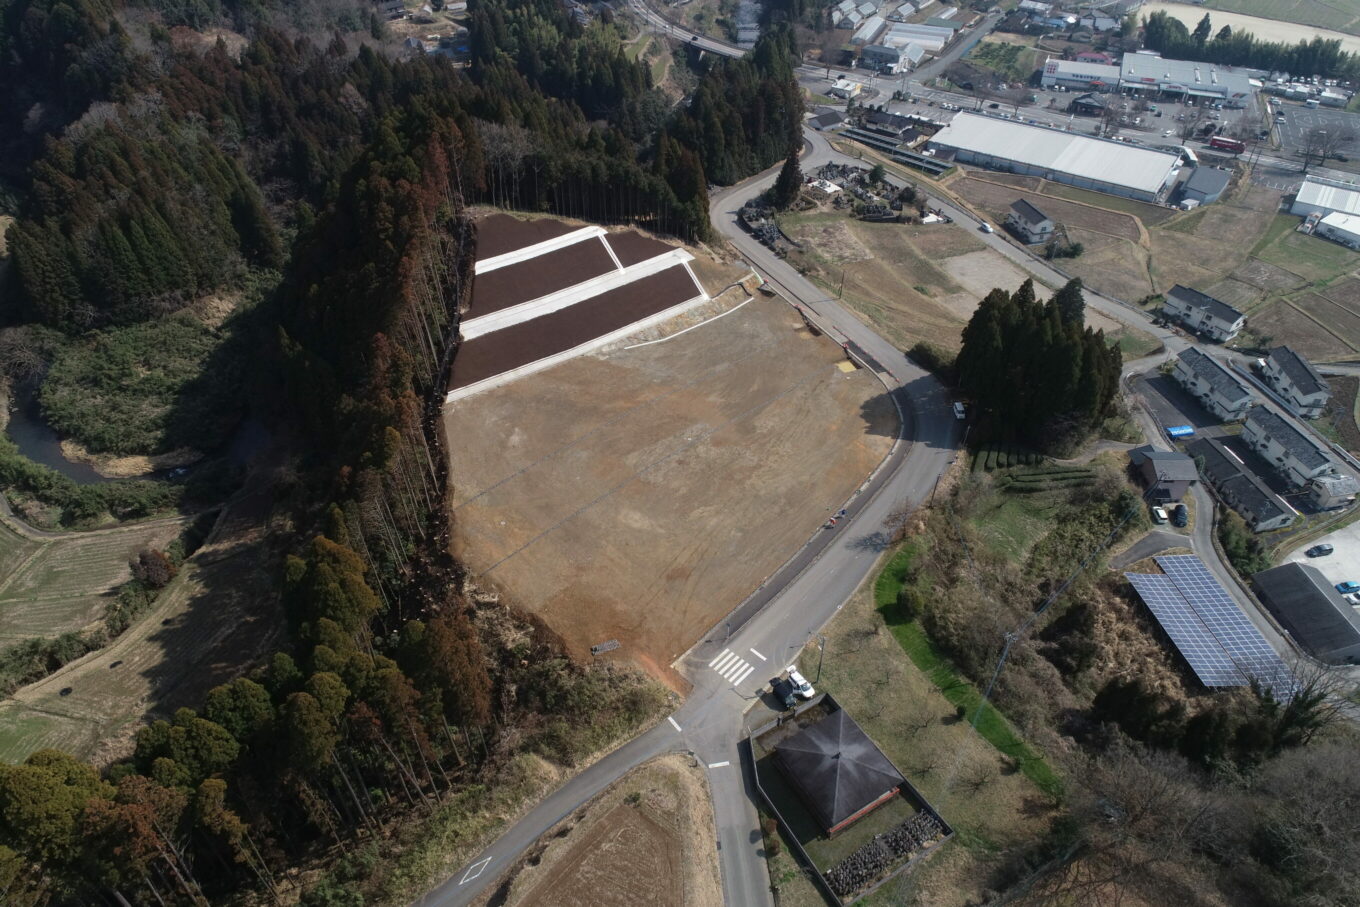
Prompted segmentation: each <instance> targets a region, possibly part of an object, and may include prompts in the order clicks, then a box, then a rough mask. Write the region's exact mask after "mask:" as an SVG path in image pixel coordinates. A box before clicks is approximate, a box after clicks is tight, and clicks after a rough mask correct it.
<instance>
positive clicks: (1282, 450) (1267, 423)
mask: <svg viewBox="0 0 1360 907" xmlns="http://www.w3.org/2000/svg"><path fill="white" fill-rule="evenodd" d="M1242 440H1244V441H1246V442H1247V443H1248V444H1250V445H1251V448H1252V450H1254V451H1256V452H1257V453H1258V454H1260V455H1261V457H1262V459H1264V460H1265V461H1266V462H1267V463H1269V464H1270V465H1272V466H1274V467H1275V468H1276V469H1277V470H1278V471H1279V473H1280V475H1281V476H1282V477H1283V478H1284V480H1285V481H1286V482H1288V483H1289V484H1290V485H1292V486H1293V487H1295V488H1302V487H1303V486H1304V485H1307V484H1308V482H1309V480H1310V479H1316V478H1317V477H1318V476H1325V475H1335V474H1336V473H1337V472H1338V471H1339V470H1338V469H1337V467H1336V463H1334V462H1333V461H1332V458H1331V457H1329V456H1327V451H1326V449H1324V448H1323V446H1322V445H1321V444H1319V443H1318V442H1316V441H1314V440H1313V439H1312V438H1310V437H1308V436H1307V435H1305V434H1304V433H1303V432H1301V431H1299V430H1298V429H1297V428H1295V427H1294V426H1293V425H1290V424H1289V422H1288V421H1287V420H1286V419H1285V418H1284V417H1283V416H1280V415H1279V414H1278V413H1276V412H1274V411H1273V410H1271V409H1269V408H1268V407H1265V406H1260V405H1257V406H1253V407H1252V408H1251V409H1250V410H1249V411H1248V412H1247V421H1246V424H1244V425H1243V426H1242Z"/></svg>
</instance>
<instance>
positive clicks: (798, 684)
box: [789, 665, 817, 699]
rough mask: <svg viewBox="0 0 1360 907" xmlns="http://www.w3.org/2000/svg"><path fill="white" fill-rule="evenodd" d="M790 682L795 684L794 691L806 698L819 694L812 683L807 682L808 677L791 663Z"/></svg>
mask: <svg viewBox="0 0 1360 907" xmlns="http://www.w3.org/2000/svg"><path fill="white" fill-rule="evenodd" d="M789 683H790V684H792V686H793V691H794V692H795V693H797V694H798V695H799V696H801V697H803V698H804V699H811V698H812V697H813V696H816V695H817V691H816V690H814V689H813V688H812V684H810V683H808V682H807V678H806V677H804V676H803V675H802V674H800V673H798V669H797V668H796V667H794V666H793V665H789Z"/></svg>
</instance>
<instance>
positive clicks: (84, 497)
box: [0, 435, 180, 526]
mask: <svg viewBox="0 0 1360 907" xmlns="http://www.w3.org/2000/svg"><path fill="white" fill-rule="evenodd" d="M0 490H4V491H17V492H20V493H23V494H28V495H31V496H32V497H34V498H36V499H37V500H38V501H40V502H41V503H43V504H46V505H47V506H49V507H53V508H56V509H57V510H59V511H61V515H60V517H59V519H58V522H59V523H60V524H61V525H63V526H80V525H85V524H89V523H92V522H94V521H96V520H98V519H100V518H102V517H103V516H104V515H105V514H110V515H112V516H113V517H114V518H116V519H120V520H128V519H137V518H139V517H144V516H150V515H151V514H153V513H157V512H160V511H164V510H168V509H170V508H171V507H173V506H174V505H175V504H177V503H178V502H179V498H180V491H179V489H178V488H176V487H174V486H173V485H170V484H168V483H166V482H151V481H146V480H141V479H134V480H128V481H120V482H102V483H100V484H98V485H78V484H76V483H75V482H73V481H72V480H70V479H68V478H67V477H66V476H64V475H62V474H61V473H59V472H57V471H56V470H55V469H49V468H48V467H46V466H42V465H39V464H37V463H34V462H33V461H32V460H30V459H28V458H27V457H25V456H23V455H22V454H20V453H19V448H18V447H16V446H15V444H14V442H13V441H11V440H10V439H9V438H7V437H5V436H3V435H0Z"/></svg>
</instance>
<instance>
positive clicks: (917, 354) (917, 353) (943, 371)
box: [907, 340, 954, 384]
mask: <svg viewBox="0 0 1360 907" xmlns="http://www.w3.org/2000/svg"><path fill="white" fill-rule="evenodd" d="M907 355H908V356H909V357H910V358H911V359H912V361H913V362H915V363H916V364H917V365H919V366H921V368H923V369H925V370H926V371H928V372H932V373H934V374H935V376H936V377H937V378H939V379H940V380H941V381H943V382H945V383H946V384H953V383H954V354H953V353H951V352H949V351H948V350H946V349H943V348H941V347H938V346H936V345H935V344H933V343H928V342H926V341H924V340H922V341H921V342H919V343H917V344H915V345H914V346H913V347H912V348H911V349H909V350H907Z"/></svg>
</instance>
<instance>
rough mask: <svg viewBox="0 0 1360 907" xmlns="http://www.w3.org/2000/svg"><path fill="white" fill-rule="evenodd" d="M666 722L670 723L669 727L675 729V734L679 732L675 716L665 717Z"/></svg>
mask: <svg viewBox="0 0 1360 907" xmlns="http://www.w3.org/2000/svg"><path fill="white" fill-rule="evenodd" d="M666 720H667V721H669V722H670V723H671V727H673V728H675V731H676V733H679V732H680V725H678V724H676V723H675V716H673V715H667V716H666Z"/></svg>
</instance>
